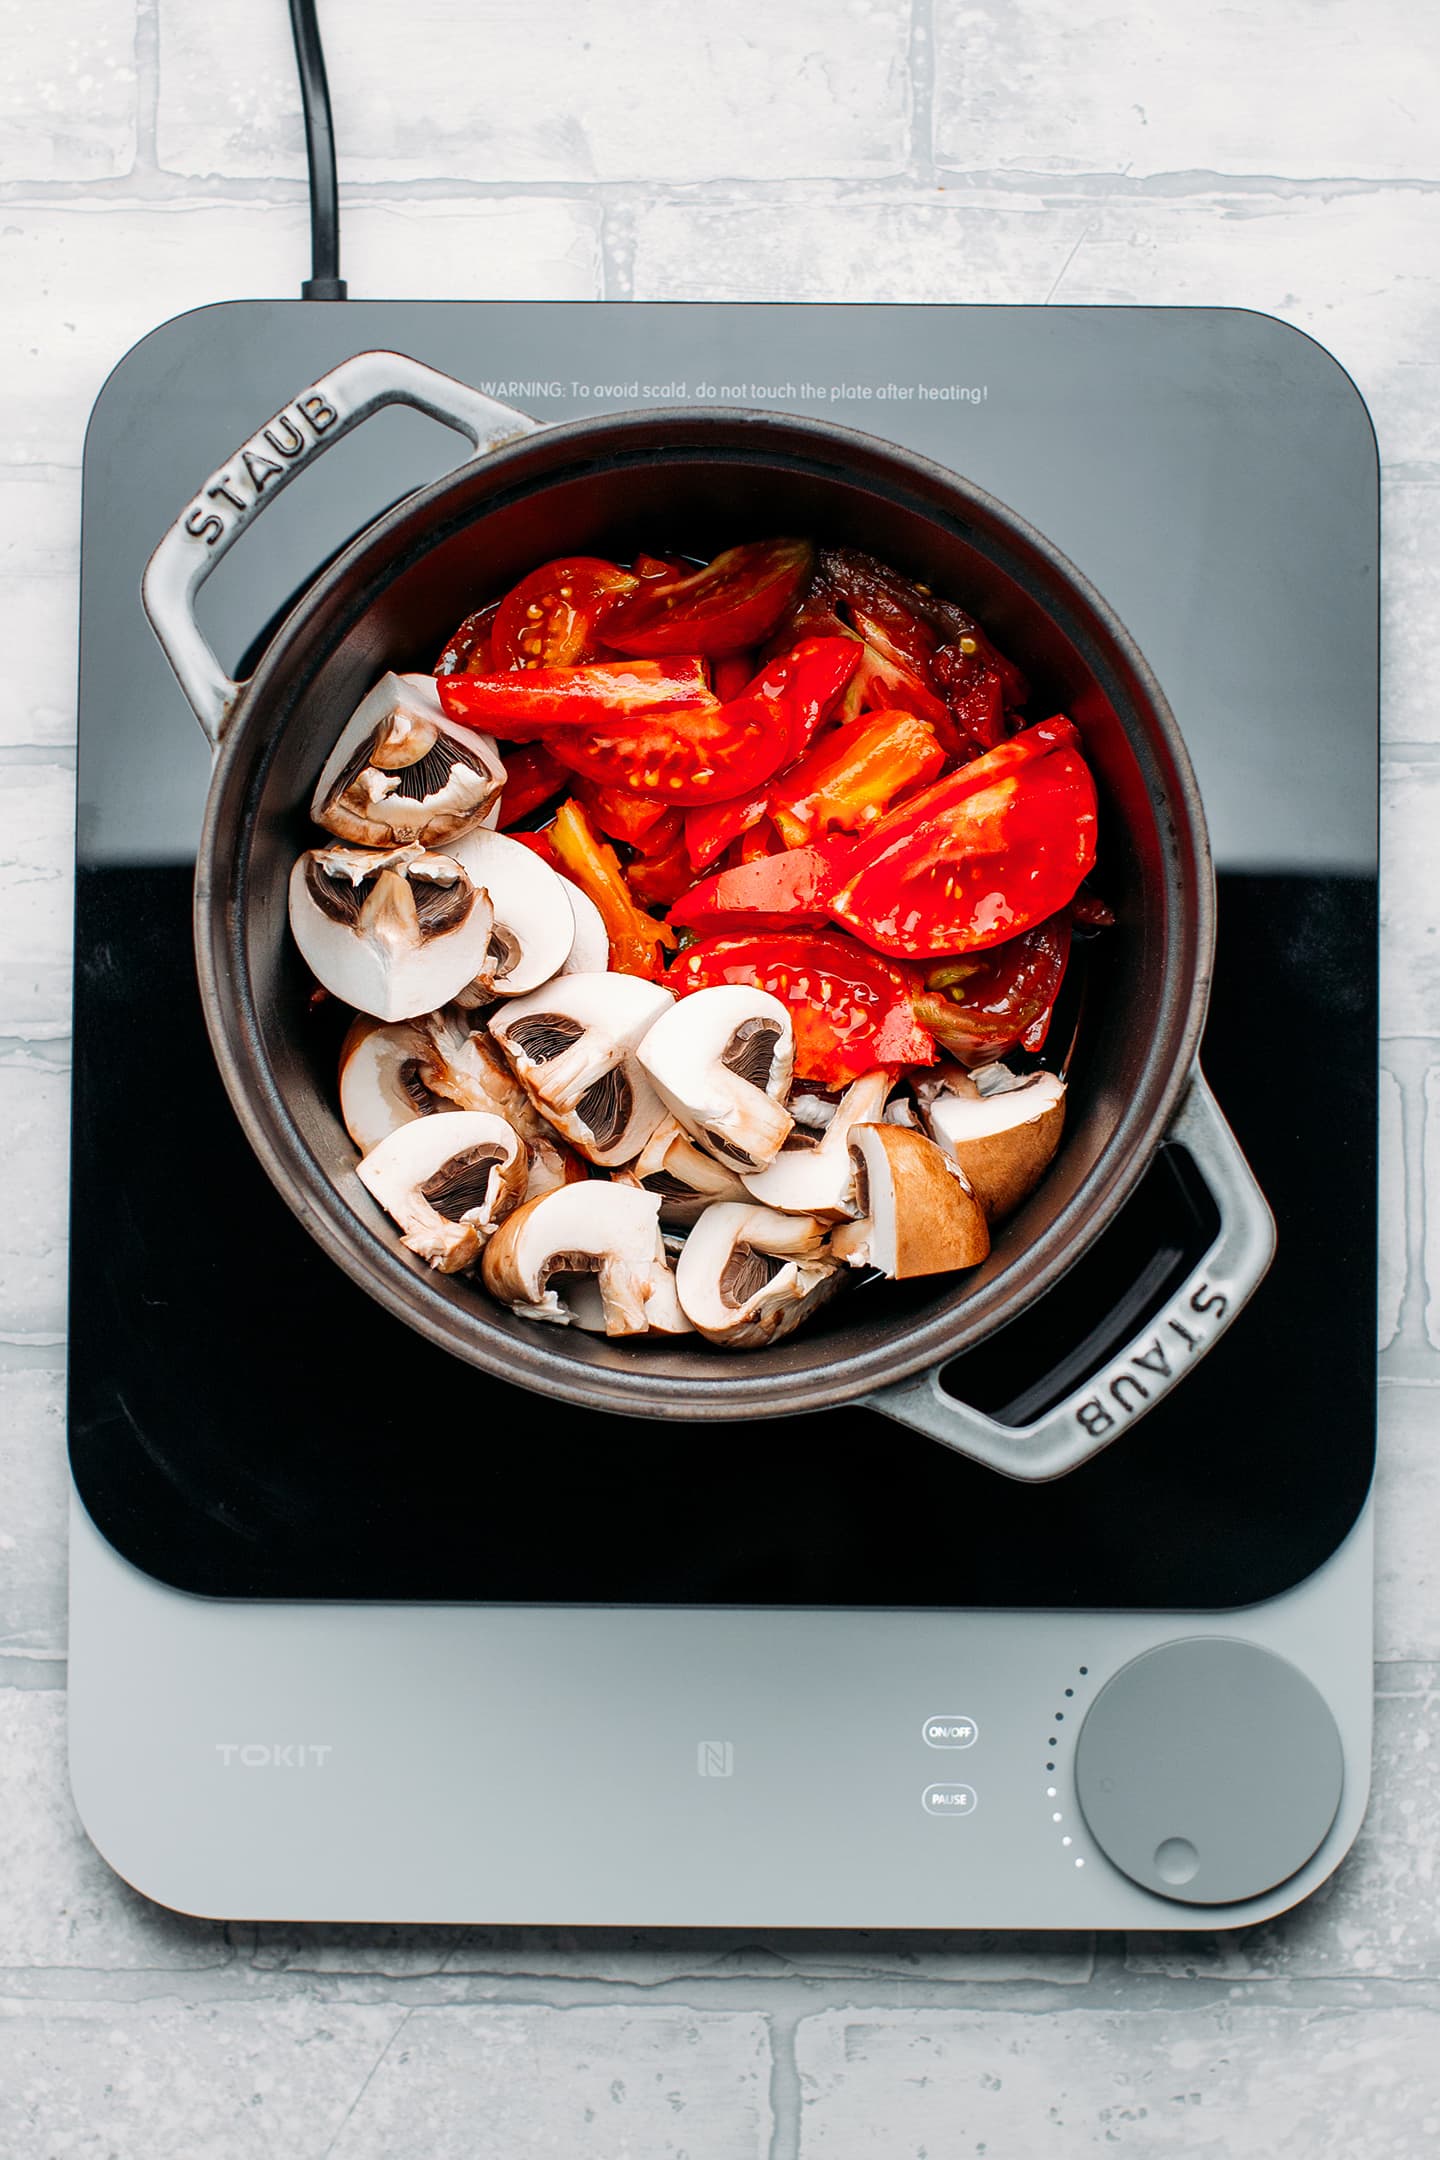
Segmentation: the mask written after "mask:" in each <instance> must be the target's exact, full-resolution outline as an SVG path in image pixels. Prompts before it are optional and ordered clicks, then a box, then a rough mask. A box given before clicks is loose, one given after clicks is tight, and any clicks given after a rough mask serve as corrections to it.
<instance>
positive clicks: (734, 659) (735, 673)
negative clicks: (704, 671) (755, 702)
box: [714, 653, 755, 702]
mask: <svg viewBox="0 0 1440 2160" xmlns="http://www.w3.org/2000/svg"><path fill="white" fill-rule="evenodd" d="M754 673H755V668H754V666H753V664H752V661H751V656H750V654H749V653H726V654H725V655H724V657H723V658H722V659H719V660H717V661H716V662H715V671H714V680H715V695H716V697H718V698H719V699H721V700H722V702H723V700H724V699H726V698H733V697H739V695H740V693H741V691H742V690H748V689H749V687H750V681H751V677H752V676H753V675H754Z"/></svg>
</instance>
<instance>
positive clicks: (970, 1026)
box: [915, 909, 1070, 1065]
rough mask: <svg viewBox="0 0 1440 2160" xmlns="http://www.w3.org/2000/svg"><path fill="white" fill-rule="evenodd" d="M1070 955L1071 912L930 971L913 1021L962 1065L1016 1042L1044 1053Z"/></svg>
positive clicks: (989, 1058)
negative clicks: (1042, 1050) (928, 1030)
mask: <svg viewBox="0 0 1440 2160" xmlns="http://www.w3.org/2000/svg"><path fill="white" fill-rule="evenodd" d="M1069 958H1070V914H1069V910H1068V909H1062V910H1061V912H1060V913H1059V914H1058V915H1052V916H1051V917H1050V919H1049V921H1048V922H1043V923H1037V924H1036V925H1035V927H1034V929H1033V930H1026V931H1024V932H1023V933H1022V934H1021V935H1020V936H1019V937H1017V938H1008V939H1007V940H1006V942H1005V943H1004V944H1003V945H992V946H991V947H990V948H989V949H988V951H986V952H979V953H973V954H967V955H966V957H965V958H964V959H963V960H947V961H945V962H943V963H942V965H941V966H939V967H936V968H931V969H929V970H928V971H927V973H926V977H925V989H924V991H923V992H922V993H921V994H920V996H918V997H917V998H916V1000H915V1012H916V1016H917V1018H918V1019H919V1020H920V1021H921V1022H923V1024H924V1025H925V1026H926V1027H928V1028H929V1029H930V1030H931V1032H932V1033H933V1034H934V1036H935V1038H936V1040H937V1041H938V1042H939V1043H940V1044H941V1045H942V1046H943V1047H944V1048H945V1049H946V1050H948V1051H949V1052H950V1054H951V1056H952V1057H957V1058H959V1059H960V1061H961V1063H962V1064H965V1065H988V1064H990V1063H992V1062H993V1060H994V1059H996V1058H1000V1057H1004V1056H1005V1054H1006V1052H1007V1051H1010V1050H1013V1049H1014V1048H1015V1047H1016V1045H1017V1044H1019V1045H1021V1046H1023V1048H1025V1049H1026V1050H1039V1049H1040V1048H1042V1046H1043V1044H1044V1041H1045V1036H1046V1034H1047V1032H1048V1030H1049V1026H1050V1015H1051V1012H1052V1011H1053V1010H1054V1006H1055V1000H1056V997H1057V996H1058V995H1059V991H1060V985H1061V983H1062V981H1063V980H1064V977H1065V968H1066V964H1067V962H1068V961H1069Z"/></svg>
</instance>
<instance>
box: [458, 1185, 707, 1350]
mask: <svg viewBox="0 0 1440 2160" xmlns="http://www.w3.org/2000/svg"><path fill="white" fill-rule="evenodd" d="M659 1212H660V1203H659V1201H658V1200H657V1199H656V1197H655V1195H654V1194H653V1193H647V1192H642V1191H641V1190H640V1189H639V1188H638V1187H637V1186H634V1185H618V1184H606V1183H599V1182H594V1181H591V1182H587V1183H586V1184H584V1185H569V1186H566V1187H564V1188H563V1189H562V1190H560V1191H558V1192H552V1193H546V1194H544V1195H543V1196H542V1197H541V1198H539V1199H536V1200H527V1201H526V1202H525V1203H524V1204H523V1206H521V1207H519V1208H517V1209H516V1210H515V1212H514V1214H513V1215H511V1216H510V1218H509V1220H508V1221H507V1222H505V1223H504V1224H503V1225H502V1226H501V1228H500V1229H499V1231H497V1233H496V1235H495V1237H494V1238H492V1239H491V1241H490V1243H489V1245H488V1246H487V1247H486V1250H485V1258H484V1261H483V1263H482V1266H483V1273H484V1280H485V1287H486V1288H487V1289H488V1290H489V1291H490V1292H491V1294H492V1296H494V1297H497V1298H499V1299H500V1300H501V1302H502V1303H503V1304H506V1305H509V1306H511V1307H512V1309H513V1310H514V1311H516V1312H518V1313H521V1314H522V1315H524V1316H525V1317H527V1318H529V1319H537V1320H552V1321H557V1322H559V1323H561V1324H562V1325H569V1324H571V1323H575V1324H584V1325H589V1324H591V1323H592V1322H593V1321H594V1319H595V1318H596V1314H595V1306H594V1296H593V1294H592V1291H591V1290H590V1289H588V1288H587V1289H586V1291H585V1292H584V1293H583V1294H581V1296H580V1308H581V1315H582V1318H581V1319H580V1320H579V1321H577V1315H576V1312H575V1309H574V1307H573V1305H572V1303H571V1302H570V1298H569V1296H568V1295H566V1294H563V1293H564V1291H565V1288H566V1285H565V1279H566V1278H567V1277H581V1276H583V1277H586V1278H588V1279H590V1281H592V1282H593V1285H594V1292H598V1295H599V1299H600V1317H601V1319H602V1320H603V1325H604V1332H605V1333H606V1334H607V1335H644V1334H646V1333H648V1332H649V1330H650V1328H651V1327H652V1326H654V1325H658V1326H660V1327H662V1328H665V1329H666V1330H667V1332H678V1331H679V1328H680V1326H681V1324H682V1323H683V1315H682V1314H681V1312H680V1308H679V1306H678V1304H677V1302H676V1299H675V1294H674V1283H673V1279H672V1277H671V1274H670V1266H669V1262H668V1260H667V1258H666V1255H665V1248H664V1244H663V1242H662V1239H661V1232H660V1221H659Z"/></svg>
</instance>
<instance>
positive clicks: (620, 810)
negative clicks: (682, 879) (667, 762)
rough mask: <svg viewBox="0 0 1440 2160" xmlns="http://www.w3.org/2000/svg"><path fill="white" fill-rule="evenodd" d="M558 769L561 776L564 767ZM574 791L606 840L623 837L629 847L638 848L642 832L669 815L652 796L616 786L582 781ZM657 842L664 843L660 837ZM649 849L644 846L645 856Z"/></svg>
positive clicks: (650, 828)
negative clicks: (637, 793)
mask: <svg viewBox="0 0 1440 2160" xmlns="http://www.w3.org/2000/svg"><path fill="white" fill-rule="evenodd" d="M558 769H559V771H560V773H561V777H562V779H563V778H564V767H563V766H562V767H560V768H558ZM578 792H579V794H580V798H581V800H582V801H583V803H584V805H585V808H586V811H587V813H588V815H589V818H590V822H591V824H592V825H593V826H594V827H595V828H596V830H597V831H599V832H602V833H604V834H605V835H606V837H607V839H610V840H624V841H625V842H627V844H628V845H629V846H631V847H641V846H642V845H643V843H644V840H645V838H646V835H647V834H648V833H650V832H651V831H653V829H654V828H655V826H657V825H658V824H659V823H660V821H661V819H662V818H666V817H669V816H671V815H672V812H671V809H670V805H669V804H668V803H666V802H661V801H660V800H659V798H658V797H657V796H654V795H632V794H630V793H628V792H627V791H625V790H622V789H620V788H607V787H589V786H587V785H586V784H585V783H584V782H583V781H582V782H581V785H580V788H579V791H578ZM660 844H661V845H662V846H664V845H665V844H666V842H665V840H664V839H663V838H662V841H661V843H660ZM649 852H650V850H649V849H648V848H646V849H645V853H646V854H647V855H648V854H649Z"/></svg>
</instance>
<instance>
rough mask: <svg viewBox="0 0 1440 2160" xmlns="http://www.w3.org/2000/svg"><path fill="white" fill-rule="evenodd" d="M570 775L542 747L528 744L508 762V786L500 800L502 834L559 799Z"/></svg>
mask: <svg viewBox="0 0 1440 2160" xmlns="http://www.w3.org/2000/svg"><path fill="white" fill-rule="evenodd" d="M567 778H568V775H567V773H566V771H565V768H564V766H563V765H557V764H556V762H555V760H554V758H552V757H551V755H550V753H549V751H548V750H547V749H546V748H545V746H544V744H543V743H526V744H525V745H524V746H523V747H522V748H521V749H519V750H512V751H511V753H510V755H509V756H508V757H507V758H506V760H505V786H504V790H503V792H502V793H501V796H500V824H499V830H500V831H501V832H507V831H508V830H509V828H510V827H511V826H512V825H518V824H519V822H520V820H521V818H523V817H529V815H530V813H531V811H532V810H538V809H539V808H540V806H541V804H542V803H547V802H549V800H550V798H551V796H552V795H558V794H559V792H560V790H561V788H562V787H564V785H565V782H566V779H567Z"/></svg>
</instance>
